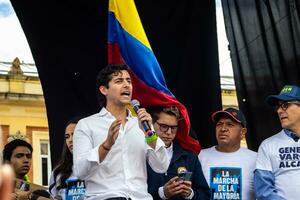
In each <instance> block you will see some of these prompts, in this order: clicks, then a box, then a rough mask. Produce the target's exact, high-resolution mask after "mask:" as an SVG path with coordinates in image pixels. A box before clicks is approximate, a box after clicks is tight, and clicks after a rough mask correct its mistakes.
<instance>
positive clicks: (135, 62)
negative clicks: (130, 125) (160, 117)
mask: <svg viewBox="0 0 300 200" xmlns="http://www.w3.org/2000/svg"><path fill="white" fill-rule="evenodd" d="M108 62H109V64H121V63H126V64H127V65H128V66H129V68H130V73H131V78H132V82H133V86H134V87H133V99H138V100H139V101H140V103H141V105H142V106H144V107H149V106H166V107H169V106H176V107H177V108H178V109H179V110H180V112H181V114H182V116H183V120H181V121H180V128H179V130H178V132H177V135H176V139H177V141H178V142H179V144H180V145H181V146H182V147H183V148H184V149H187V150H191V151H193V152H195V153H197V154H198V153H199V152H200V145H199V143H198V141H196V140H194V139H193V138H191V137H190V136H189V134H188V133H189V130H190V119H189V116H188V112H187V109H186V108H185V106H184V105H182V104H181V103H180V102H179V101H178V100H177V99H176V98H175V96H174V95H173V94H172V93H171V92H170V90H169V89H168V88H167V85H166V82H165V79H164V76H163V73H162V71H161V68H160V66H159V64H158V61H157V60H156V57H155V55H154V53H153V51H152V49H151V46H150V44H149V41H148V39H147V36H146V34H145V31H144V29H143V26H142V23H141V20H140V18H139V14H138V12H137V9H136V6H135V4H134V1H133V0H110V1H109V12H108Z"/></svg>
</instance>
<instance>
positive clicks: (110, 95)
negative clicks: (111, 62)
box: [99, 70, 132, 106]
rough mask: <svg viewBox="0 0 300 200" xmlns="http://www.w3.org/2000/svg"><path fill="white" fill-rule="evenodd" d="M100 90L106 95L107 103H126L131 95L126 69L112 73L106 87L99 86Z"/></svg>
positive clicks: (130, 84)
mask: <svg viewBox="0 0 300 200" xmlns="http://www.w3.org/2000/svg"><path fill="white" fill-rule="evenodd" d="M99 90H100V92H101V93H102V94H103V95H105V96H106V99H107V105H110V104H114V105H121V106H124V105H127V104H130V101H131V97H132V83H131V78H130V75H129V73H128V72H127V71H126V70H122V71H121V72H119V73H117V74H114V75H113V78H112V80H111V81H110V82H109V83H108V88H106V87H105V86H100V88H99Z"/></svg>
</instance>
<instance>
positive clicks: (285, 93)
mask: <svg viewBox="0 0 300 200" xmlns="http://www.w3.org/2000/svg"><path fill="white" fill-rule="evenodd" d="M278 101H300V88H299V87H297V86H295V85H285V86H284V87H283V88H282V90H281V91H280V93H279V94H278V95H270V96H268V97H267V99H266V102H267V103H268V104H269V105H271V106H276V105H277V104H278Z"/></svg>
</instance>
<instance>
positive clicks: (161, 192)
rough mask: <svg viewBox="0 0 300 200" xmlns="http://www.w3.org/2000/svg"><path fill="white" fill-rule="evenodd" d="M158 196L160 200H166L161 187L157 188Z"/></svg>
mask: <svg viewBox="0 0 300 200" xmlns="http://www.w3.org/2000/svg"><path fill="white" fill-rule="evenodd" d="M158 195H159V197H160V198H161V199H164V200H165V199H168V198H167V197H166V196H165V193H164V187H163V186H161V187H159V188H158Z"/></svg>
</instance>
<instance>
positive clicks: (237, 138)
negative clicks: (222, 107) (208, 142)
mask: <svg viewBox="0 0 300 200" xmlns="http://www.w3.org/2000/svg"><path fill="white" fill-rule="evenodd" d="M245 130H246V129H245V128H243V127H242V125H241V124H240V123H238V122H236V121H235V120H233V119H232V118H230V117H229V116H223V117H221V118H220V119H219V121H218V122H217V123H216V138H217V141H218V145H219V146H224V147H233V148H236V147H239V146H240V142H241V139H242V138H243V136H244V134H245Z"/></svg>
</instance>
